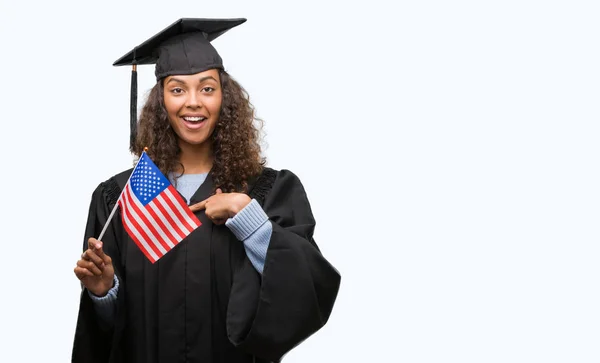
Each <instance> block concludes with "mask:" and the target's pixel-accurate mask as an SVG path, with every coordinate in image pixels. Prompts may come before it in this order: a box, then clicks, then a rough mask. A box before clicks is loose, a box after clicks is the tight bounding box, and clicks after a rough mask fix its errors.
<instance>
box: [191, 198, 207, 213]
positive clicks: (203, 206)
mask: <svg viewBox="0 0 600 363" xmlns="http://www.w3.org/2000/svg"><path fill="white" fill-rule="evenodd" d="M206 202H208V199H205V200H203V201H201V202H199V203H196V204H194V205H191V206H190V209H191V210H192V212H197V211H200V210H203V209H206Z"/></svg>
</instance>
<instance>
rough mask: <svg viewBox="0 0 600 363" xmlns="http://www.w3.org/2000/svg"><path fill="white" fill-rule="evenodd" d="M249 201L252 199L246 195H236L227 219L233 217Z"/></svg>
mask: <svg viewBox="0 0 600 363" xmlns="http://www.w3.org/2000/svg"><path fill="white" fill-rule="evenodd" d="M251 201H252V199H251V198H250V197H249V196H248V195H247V194H243V193H238V194H236V198H235V202H234V203H232V204H231V206H230V208H229V217H230V218H233V217H235V215H236V214H238V213H239V212H240V211H241V210H242V209H244V208H245V207H246V206H247V205H248V204H249V203H250V202H251Z"/></svg>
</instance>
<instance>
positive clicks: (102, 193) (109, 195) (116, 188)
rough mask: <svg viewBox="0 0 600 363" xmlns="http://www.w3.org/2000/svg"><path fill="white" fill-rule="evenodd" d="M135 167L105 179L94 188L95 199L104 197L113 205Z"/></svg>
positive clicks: (107, 202)
mask: <svg viewBox="0 0 600 363" xmlns="http://www.w3.org/2000/svg"><path fill="white" fill-rule="evenodd" d="M132 172H133V168H131V169H127V170H125V171H122V172H120V173H118V174H115V175H113V176H111V177H110V178H108V179H106V180H104V181H103V182H101V183H100V184H98V186H97V187H96V190H94V193H93V198H94V199H103V200H104V201H105V203H106V204H108V205H113V204H114V203H116V201H117V200H118V199H119V195H120V194H121V190H122V189H123V187H125V184H126V183H127V180H128V179H129V176H130V175H131V173H132Z"/></svg>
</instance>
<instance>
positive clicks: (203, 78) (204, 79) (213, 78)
mask: <svg viewBox="0 0 600 363" xmlns="http://www.w3.org/2000/svg"><path fill="white" fill-rule="evenodd" d="M209 79H212V80H213V81H215V82H217V80H216V79H215V77H213V76H205V77H202V78H200V80H199V81H198V83H202V82H204V81H207V80H209ZM171 82H177V83H179V84H185V82H184V81H182V80H180V79H178V78H175V77H172V78H171V79H170V80H169V81H168V82H167V84H169V83H171Z"/></svg>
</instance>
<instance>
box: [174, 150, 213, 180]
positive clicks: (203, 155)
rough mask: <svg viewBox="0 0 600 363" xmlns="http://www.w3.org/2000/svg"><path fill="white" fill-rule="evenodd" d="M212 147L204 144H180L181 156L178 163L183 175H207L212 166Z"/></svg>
mask: <svg viewBox="0 0 600 363" xmlns="http://www.w3.org/2000/svg"><path fill="white" fill-rule="evenodd" d="M211 146H212V145H210V143H208V142H204V143H202V144H200V145H190V144H185V143H181V144H180V145H179V147H180V149H181V154H180V155H179V162H181V164H183V167H184V169H185V174H203V173H208V172H209V171H210V169H211V168H212V166H213V160H214V157H213V153H212V147H211Z"/></svg>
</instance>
